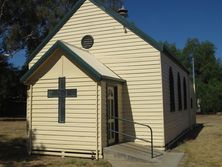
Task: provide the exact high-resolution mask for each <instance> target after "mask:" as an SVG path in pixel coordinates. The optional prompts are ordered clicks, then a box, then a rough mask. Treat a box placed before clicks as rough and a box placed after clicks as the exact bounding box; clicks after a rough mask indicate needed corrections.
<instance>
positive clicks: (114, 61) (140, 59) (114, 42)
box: [29, 0, 164, 147]
mask: <svg viewBox="0 0 222 167" xmlns="http://www.w3.org/2000/svg"><path fill="white" fill-rule="evenodd" d="M85 35H92V36H93V38H94V42H95V43H94V46H93V47H92V48H91V49H89V50H88V51H89V52H90V53H91V54H92V55H94V56H95V57H96V59H97V60H99V61H101V62H102V63H103V64H105V65H106V66H107V67H109V68H110V69H111V70H112V71H114V72H115V73H116V74H117V75H119V76H120V77H121V78H122V79H124V80H126V81H127V83H126V85H125V86H123V89H122V91H123V97H122V99H123V108H122V109H123V117H124V118H129V119H130V118H132V119H133V120H134V121H136V122H141V123H146V124H149V125H150V126H151V127H152V128H153V131H154V139H155V140H154V145H155V146H159V147H163V146H164V127H163V101H162V80H161V66H160V52H159V51H158V50H156V49H155V48H154V47H152V46H151V45H149V44H148V43H147V42H145V41H144V40H143V39H141V38H140V37H138V36H137V35H136V34H134V33H133V32H131V31H130V30H129V29H126V28H125V27H123V25H122V24H120V23H119V22H118V21H116V20H115V19H113V18H112V17H111V16H109V15H108V14H107V13H105V12H104V11H103V10H101V9H100V8H99V7H98V6H96V5H95V4H93V3H92V2H91V1H90V0H86V1H85V2H84V4H83V5H82V6H81V7H80V9H79V10H78V11H77V12H76V13H75V14H74V15H73V16H72V17H71V18H70V19H69V20H68V21H67V22H66V23H65V25H64V26H63V27H62V28H61V29H60V30H59V31H58V32H57V33H56V35H55V36H54V37H53V38H52V39H51V40H50V41H49V42H48V43H47V44H46V46H45V47H44V48H43V49H42V50H41V51H40V52H39V53H38V54H37V55H36V57H35V58H34V59H33V60H32V61H31V62H30V64H29V67H31V66H32V65H33V64H34V63H35V62H36V61H37V60H38V59H39V58H40V57H41V56H42V55H43V54H44V53H45V52H46V51H47V50H48V49H49V48H50V47H51V46H52V45H53V44H54V43H55V42H56V41H57V40H63V41H65V42H68V43H69V44H71V45H75V46H77V47H81V39H82V37H83V36H85ZM134 128H135V129H134ZM123 129H124V130H127V131H129V130H130V131H131V132H132V133H136V135H137V136H138V137H148V135H149V130H148V129H146V128H144V127H141V126H135V127H134V126H131V125H130V126H129V125H123Z"/></svg>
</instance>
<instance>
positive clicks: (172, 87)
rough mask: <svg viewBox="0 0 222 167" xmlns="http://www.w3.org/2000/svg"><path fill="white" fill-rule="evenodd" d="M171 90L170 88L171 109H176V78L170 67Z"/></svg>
mask: <svg viewBox="0 0 222 167" xmlns="http://www.w3.org/2000/svg"><path fill="white" fill-rule="evenodd" d="M169 90H170V111H171V112H173V111H175V95H174V79H173V71H172V68H171V67H170V69H169Z"/></svg>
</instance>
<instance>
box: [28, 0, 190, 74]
mask: <svg viewBox="0 0 222 167" xmlns="http://www.w3.org/2000/svg"><path fill="white" fill-rule="evenodd" d="M85 1H86V0H79V1H77V3H76V4H75V5H74V6H73V8H72V9H71V10H70V11H69V12H68V14H67V15H65V16H64V18H63V19H62V20H61V21H60V22H59V24H58V25H57V26H56V27H55V28H54V29H53V30H52V31H51V33H49V34H48V35H47V37H46V38H45V39H44V40H43V41H42V43H41V44H40V45H39V46H38V47H37V48H36V49H35V50H34V51H33V53H32V54H31V56H30V58H29V60H28V62H27V63H29V62H30V61H32V59H33V58H34V57H35V56H36V55H37V54H38V53H39V52H40V51H41V50H42V48H43V47H44V46H45V45H46V44H47V43H48V42H49V41H50V40H51V39H52V37H53V36H54V35H55V34H56V33H57V32H58V31H59V30H60V29H61V28H62V27H63V25H64V24H65V23H66V22H67V21H68V20H69V19H70V18H71V17H72V16H73V14H74V13H75V12H76V11H77V10H78V9H79V8H80V7H81V6H82V4H83V3H84V2H85ZM89 1H91V2H92V3H93V4H95V5H96V6H98V7H99V8H100V9H101V10H103V11H104V12H105V13H107V14H108V15H110V16H111V17H112V18H114V19H115V20H117V21H118V22H119V23H121V24H122V25H124V26H125V27H126V28H128V29H129V30H131V31H132V32H133V33H135V34H136V35H138V36H139V37H140V38H142V39H143V40H144V41H146V42H147V43H149V44H150V45H151V46H153V47H154V48H155V49H157V50H158V51H160V52H162V53H164V54H165V55H166V56H168V57H169V58H170V59H171V60H173V61H174V62H175V63H176V64H178V65H179V66H180V67H181V68H182V69H183V70H185V71H186V72H187V73H189V71H188V70H187V69H186V68H185V67H184V66H183V65H182V64H181V63H180V61H179V60H178V59H177V57H175V56H174V55H173V54H172V53H171V52H170V51H169V49H168V48H167V46H166V45H164V44H160V43H158V42H157V41H156V40H154V39H153V38H152V37H150V36H149V35H147V34H146V33H144V32H143V31H141V30H140V29H139V28H137V27H136V26H135V25H134V24H132V23H130V22H129V21H128V20H127V19H126V18H124V17H122V16H121V15H119V14H118V13H116V12H115V11H113V10H112V9H110V8H108V7H105V6H104V5H103V4H102V3H101V2H99V0H89Z"/></svg>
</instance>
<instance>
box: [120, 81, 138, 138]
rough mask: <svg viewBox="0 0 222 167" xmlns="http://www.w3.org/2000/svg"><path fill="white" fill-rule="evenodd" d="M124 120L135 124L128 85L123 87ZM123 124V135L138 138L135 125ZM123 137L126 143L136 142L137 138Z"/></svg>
mask: <svg viewBox="0 0 222 167" xmlns="http://www.w3.org/2000/svg"><path fill="white" fill-rule="evenodd" d="M123 119H126V120H129V121H132V122H134V119H133V113H132V108H131V102H130V97H129V92H128V86H127V83H126V84H125V85H123ZM122 124H123V133H125V134H127V135H130V136H136V131H135V125H134V124H133V123H128V122H124V121H123V122H122ZM122 137H123V140H124V142H133V141H135V138H131V137H127V136H122Z"/></svg>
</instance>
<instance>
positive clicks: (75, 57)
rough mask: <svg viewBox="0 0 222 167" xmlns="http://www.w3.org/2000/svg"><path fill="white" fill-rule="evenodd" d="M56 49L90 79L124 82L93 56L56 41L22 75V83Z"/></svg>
mask: <svg viewBox="0 0 222 167" xmlns="http://www.w3.org/2000/svg"><path fill="white" fill-rule="evenodd" d="M56 49H61V50H62V51H63V52H64V53H65V56H66V57H68V58H69V59H70V60H71V61H73V62H75V63H76V64H77V65H78V66H80V68H81V69H83V70H84V72H86V73H87V74H88V75H89V76H90V77H92V78H93V79H94V80H96V81H101V80H103V79H107V80H115V81H119V82H125V80H123V79H121V78H120V77H119V76H117V75H116V74H115V73H114V72H112V71H111V70H110V69H109V68H108V67H106V66H105V65H104V64H102V63H101V62H99V61H98V60H97V59H96V58H95V57H94V56H93V55H91V54H90V53H89V52H87V51H84V50H82V49H80V48H77V47H75V46H73V45H70V44H68V43H65V42H62V41H57V42H56V43H55V44H54V45H53V46H52V47H51V48H50V49H49V50H48V51H47V52H46V53H45V54H44V55H43V56H42V57H41V58H40V59H39V60H38V61H37V62H36V63H35V64H34V65H33V66H32V67H31V69H30V70H29V71H28V72H27V73H25V74H24V75H23V77H22V78H21V81H22V82H26V81H27V80H28V79H29V78H30V77H31V76H32V75H33V73H34V72H36V71H37V70H38V69H39V67H40V66H41V65H42V63H43V62H45V61H46V60H47V59H49V57H50V56H51V55H53V53H54V51H55V50H56Z"/></svg>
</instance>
